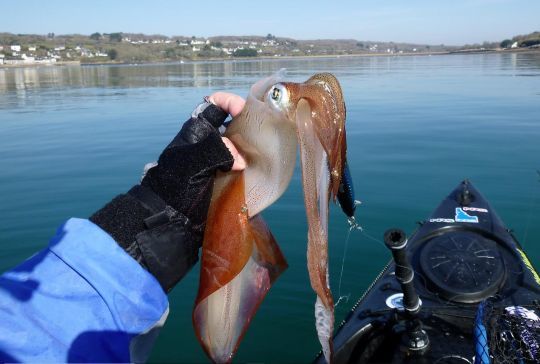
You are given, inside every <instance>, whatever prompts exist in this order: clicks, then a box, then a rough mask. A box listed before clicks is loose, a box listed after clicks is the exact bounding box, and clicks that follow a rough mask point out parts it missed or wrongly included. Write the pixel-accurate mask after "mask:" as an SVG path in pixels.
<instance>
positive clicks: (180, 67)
mask: <svg viewBox="0 0 540 364" xmlns="http://www.w3.org/2000/svg"><path fill="white" fill-rule="evenodd" d="M284 67H285V68H287V69H288V75H289V77H290V79H291V80H295V81H303V80H305V79H307V78H308V77H309V76H311V75H312V74H313V73H315V72H332V73H334V74H335V75H336V76H337V78H338V79H339V80H340V82H341V84H342V86H343V92H344V94H345V99H346V104H347V138H348V159H349V166H350V169H351V173H352V176H353V179H354V187H355V190H356V194H357V199H359V200H361V201H362V204H361V205H360V206H359V207H358V209H357V221H358V222H359V224H360V225H361V226H362V227H363V229H364V232H365V234H366V235H362V234H361V233H360V232H352V233H351V237H350V241H349V243H348V246H347V251H346V256H345V259H343V257H344V256H343V251H344V245H345V240H346V236H347V233H348V227H349V225H348V223H347V220H346V218H345V216H344V215H343V214H342V213H341V212H340V211H339V208H333V209H332V211H331V216H330V224H331V225H330V281H331V284H332V286H333V287H334V288H335V290H336V291H337V286H338V285H339V275H340V272H341V269H342V267H343V278H342V282H341V295H350V299H349V300H348V301H347V300H341V302H340V304H339V306H338V307H337V309H336V323H339V322H340V320H342V319H343V318H344V316H345V315H346V313H347V312H348V310H350V308H351V307H352V305H353V304H354V302H355V301H356V300H357V299H358V297H359V296H360V295H361V294H362V293H363V291H364V290H365V289H366V288H367V286H368V285H369V284H370V282H371V281H372V280H373V279H374V278H375V276H376V275H377V274H378V272H379V271H380V270H381V269H382V267H383V266H384V264H385V263H386V262H387V261H388V260H389V258H390V255H389V252H388V251H387V250H386V249H385V248H384V246H383V245H382V244H381V243H380V242H379V241H380V240H382V239H381V238H382V234H383V232H384V231H385V230H386V229H387V228H390V227H400V228H402V229H404V230H405V231H406V232H408V233H411V232H412V231H414V229H415V223H416V221H419V220H423V219H425V218H426V217H427V216H428V215H429V214H430V213H431V211H432V209H433V208H435V207H436V205H437V204H438V203H439V202H440V201H441V200H442V199H443V198H444V197H445V196H446V195H447V194H448V193H449V192H450V191H451V190H452V189H453V188H454V187H455V186H456V185H457V184H458V183H459V182H460V181H461V180H463V179H464V178H469V179H470V180H471V181H472V182H473V183H474V185H475V186H476V187H477V188H479V189H480V190H481V191H482V193H483V195H484V196H485V197H486V198H487V199H488V200H489V201H490V202H491V204H492V206H493V208H494V209H495V210H496V211H497V212H498V213H499V215H500V216H501V217H502V219H503V220H504V221H505V222H506V224H507V225H508V226H509V227H510V228H512V229H514V232H515V235H516V236H517V238H518V239H519V240H520V241H521V243H522V245H523V246H524V249H525V250H526V252H527V253H528V254H529V256H530V258H531V261H532V262H533V264H534V265H536V267H538V268H540V238H539V236H540V174H539V172H538V171H539V170H540V53H504V54H478V55H445V56H417V57H414V56H411V57H395V56H388V57H350V58H343V57H342V58H317V59H316V58H310V59H293V60H279V59H278V60H251V61H243V62H239V61H226V62H192V63H189V62H187V63H184V64H160V65H125V66H81V67H40V68H8V69H0V270H1V271H4V270H7V269H9V268H10V267H13V266H15V265H16V264H17V263H19V262H20V261H22V260H23V259H25V258H27V257H29V256H30V255H32V254H33V253H35V252H36V251H38V250H39V249H42V248H44V247H46V245H47V242H48V239H49V238H50V237H51V236H52V235H53V234H54V232H55V229H56V228H57V227H58V226H59V225H60V224H62V222H63V221H64V220H66V219H67V218H69V217H71V216H76V217H88V216H89V215H90V214H92V212H94V211H96V210H98V209H99V208H100V207H102V206H103V205H104V204H105V203H107V202H108V201H109V200H110V199H111V198H113V197H114V196H115V195H117V194H119V193H123V192H125V191H127V190H128V189H129V188H130V187H131V186H132V185H134V184H135V183H137V182H138V181H139V178H140V176H141V172H142V169H143V166H144V164H145V163H147V162H151V161H153V160H155V159H156V158H157V157H158V155H159V153H160V151H161V150H162V149H163V148H164V147H165V146H166V145H167V143H168V142H169V141H170V140H171V139H172V138H173V137H174V135H175V134H176V133H177V132H178V130H179V129H180V127H181V125H182V122H183V121H184V120H185V119H187V117H188V115H189V114H190V112H191V110H192V109H193V108H194V106H195V105H196V104H197V103H199V102H200V101H201V100H202V98H203V97H204V96H205V95H209V94H211V93H212V92H214V91H218V90H226V91H231V92H235V93H238V94H240V95H247V93H248V89H249V87H250V85H251V84H253V83H254V82H255V81H257V80H258V79H260V78H262V77H264V76H267V75H269V74H271V73H273V72H274V71H276V70H278V69H280V68H284ZM304 216H305V213H304V206H303V197H302V190H301V181H300V176H299V170H298V168H297V170H296V172H295V175H294V177H293V179H292V182H291V184H290V187H289V189H288V190H287V192H286V193H285V194H284V195H283V197H282V198H281V199H280V200H279V201H278V202H276V203H275V204H274V205H272V206H271V207H270V208H268V209H267V210H266V211H265V212H264V217H265V219H266V220H267V222H268V223H269V225H270V227H271V229H272V231H273V232H274V235H275V237H276V239H277V241H278V242H279V244H280V246H281V248H282V250H283V253H284V254H285V256H286V258H287V260H288V263H289V269H288V270H287V271H286V272H285V273H284V274H283V275H282V276H281V277H280V278H279V279H278V281H277V282H276V284H275V285H274V287H273V288H272V289H271V290H270V292H269V294H268V296H267V298H266V299H265V301H264V302H263V304H262V305H261V307H260V309H259V312H258V313H257V315H256V316H255V318H254V320H253V322H252V324H251V327H250V328H249V330H248V332H247V334H246V336H245V339H244V341H243V343H242V344H241V346H240V349H239V351H238V355H237V357H236V359H237V360H238V361H239V362H246V361H251V362H263V361H264V362H280V363H283V362H295V363H296V362H309V361H310V360H312V359H313V358H314V356H315V355H316V354H317V352H318V350H319V344H318V341H317V335H316V333H315V328H314V314H313V304H314V301H315V296H314V293H313V292H312V290H311V288H310V285H309V279H308V273H307V269H306V240H307V237H306V234H307V228H306V223H305V217H304ZM368 236H369V237H371V238H369V237H368ZM343 262H344V265H343ZM198 276H199V265H197V266H195V267H194V268H193V270H192V271H191V272H190V273H189V274H188V276H187V277H186V278H185V279H184V280H183V281H181V282H180V284H178V286H177V287H176V288H175V289H174V291H173V292H172V293H171V294H170V316H169V319H168V321H167V323H166V325H165V327H164V329H163V331H162V333H161V335H160V337H159V339H158V341H157V344H156V346H155V348H154V351H153V353H152V357H151V361H153V362H189V363H191V362H205V361H206V357H205V355H204V353H203V352H202V350H201V348H200V347H199V344H198V342H197V340H196V338H195V336H194V333H193V328H192V324H191V309H192V307H193V302H194V299H195V294H196V291H197V285H198ZM335 295H337V292H335Z"/></svg>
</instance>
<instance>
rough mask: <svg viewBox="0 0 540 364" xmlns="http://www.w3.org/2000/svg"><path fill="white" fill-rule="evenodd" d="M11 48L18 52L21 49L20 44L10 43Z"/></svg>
mask: <svg viewBox="0 0 540 364" xmlns="http://www.w3.org/2000/svg"><path fill="white" fill-rule="evenodd" d="M11 50H12V51H13V52H20V51H21V46H20V45H12V46H11Z"/></svg>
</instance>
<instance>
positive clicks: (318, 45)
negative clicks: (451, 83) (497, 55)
mask: <svg viewBox="0 0 540 364" xmlns="http://www.w3.org/2000/svg"><path fill="white" fill-rule="evenodd" d="M503 43H504V45H502V43H498V42H493V43H488V42H484V43H483V44H481V45H480V44H473V45H465V46H462V47H455V46H445V45H444V44H440V45H428V44H414V43H399V42H375V41H359V40H356V39H312V40H297V39H293V38H286V37H277V36H274V35H272V34H267V35H266V36H257V35H246V36H234V35H229V36H215V37H209V38H201V37H195V36H191V37H190V36H182V35H179V36H172V37H169V36H165V35H161V34H152V35H148V34H141V33H121V32H116V33H103V34H101V33H98V32H96V33H93V34H90V35H81V34H65V35H56V34H54V33H49V34H47V35H35V34H11V33H0V64H15V65H17V64H32V63H55V62H57V61H58V62H66V61H75V62H81V63H105V62H118V63H142V62H171V61H181V60H196V59H226V58H232V57H285V56H286V57H291V56H325V55H370V54H389V55H399V54H414V53H419V54H420V53H433V52H462V51H463V52H468V51H478V50H479V51H483V50H495V49H497V48H499V47H503V48H508V47H530V46H536V45H537V44H539V43H540V32H534V33H531V34H528V35H519V36H516V37H514V38H512V39H511V40H510V39H509V40H504V41H503Z"/></svg>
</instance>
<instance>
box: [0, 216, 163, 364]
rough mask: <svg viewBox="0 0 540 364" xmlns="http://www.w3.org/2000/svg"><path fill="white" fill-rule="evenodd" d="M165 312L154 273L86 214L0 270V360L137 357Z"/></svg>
mask: <svg viewBox="0 0 540 364" xmlns="http://www.w3.org/2000/svg"><path fill="white" fill-rule="evenodd" d="M167 314H168V301H167V296H166V294H165V293H164V292H163V290H162V288H161V286H160V285H159V283H158V282H157V280H156V279H155V278H154V277H153V276H152V275H151V274H150V273H148V272H147V271H146V270H144V269H143V268H141V266H140V265H139V264H138V263H137V262H136V261H135V260H134V259H132V258H131V257H130V256H129V255H127V254H126V253H125V252H124V250H123V249H121V248H120V247H119V246H118V244H117V243H116V242H115V241H114V240H113V239H112V238H111V237H110V236H109V235H108V234H107V233H106V232H104V231H103V230H101V229H100V228H99V227H98V226H96V225H94V224H93V223H91V222H90V221H88V220H83V219H70V220H68V221H67V222H66V223H65V224H64V225H62V226H61V227H60V228H59V229H58V231H57V234H56V236H55V237H54V238H53V239H52V240H51V241H50V243H49V246H48V248H46V249H44V250H43V251H41V252H39V253H38V254H36V255H34V256H32V257H31V258H29V259H28V260H26V261H25V262H24V263H22V264H21V265H19V266H18V267H16V268H14V269H12V270H10V271H8V272H6V273H4V274H3V275H2V276H1V277H0V362H5V361H11V362H14V361H15V362H17V361H21V362H28V361H32V362H35V361H39V362H50V361H54V362H66V361H67V362H143V361H146V360H147V358H148V355H149V353H150V349H151V347H152V344H153V341H154V340H155V338H156V337H157V333H158V331H159V328H160V327H161V326H162V325H163V323H164V321H165V319H166V317H167Z"/></svg>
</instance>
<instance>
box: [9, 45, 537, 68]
mask: <svg viewBox="0 0 540 364" xmlns="http://www.w3.org/2000/svg"><path fill="white" fill-rule="evenodd" d="M539 52H540V48H538V47H537V48H524V49H522V48H515V49H466V50H459V51H444V52H406V53H405V52H404V53H355V54H320V55H301V56H292V55H289V56H262V57H226V58H224V57H218V58H201V59H189V60H187V59H186V60H174V61H167V60H163V61H150V62H137V63H133V62H117V61H110V62H96V63H83V62H80V61H59V62H55V63H49V64H43V63H28V64H0V69H7V68H36V67H37V68H38V67H73V66H78V67H81V66H115V65H116V66H128V65H159V64H162V65H170V64H189V63H200V62H226V61H233V62H235V61H257V60H261V61H267V60H291V59H293V60H294V59H317V58H356V57H412V56H421V57H429V56H444V55H469V54H494V53H539Z"/></svg>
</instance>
